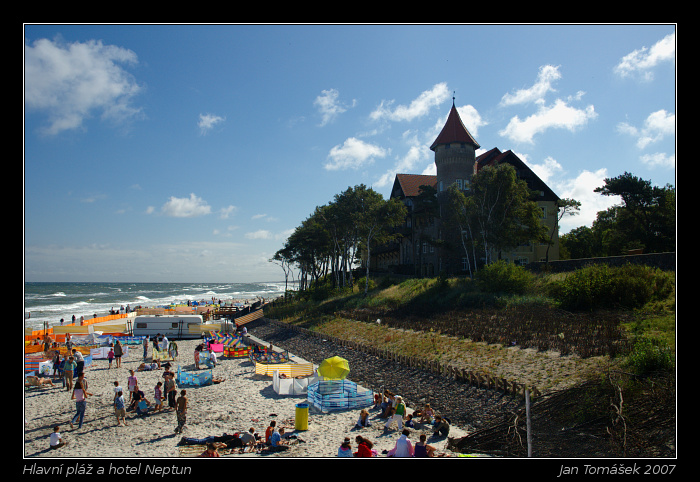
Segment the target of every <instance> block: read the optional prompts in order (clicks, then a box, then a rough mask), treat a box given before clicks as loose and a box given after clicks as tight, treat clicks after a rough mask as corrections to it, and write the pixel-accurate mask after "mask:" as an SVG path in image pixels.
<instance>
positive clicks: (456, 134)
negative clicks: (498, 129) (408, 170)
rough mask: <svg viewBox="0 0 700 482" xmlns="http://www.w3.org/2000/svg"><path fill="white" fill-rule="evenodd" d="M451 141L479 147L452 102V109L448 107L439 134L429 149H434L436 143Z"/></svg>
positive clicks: (448, 142)
mask: <svg viewBox="0 0 700 482" xmlns="http://www.w3.org/2000/svg"><path fill="white" fill-rule="evenodd" d="M452 142H464V143H467V144H471V145H473V146H474V148H475V149H478V148H479V147H481V146H479V143H478V142H476V141H475V140H474V138H473V137H472V135H471V134H470V133H469V131H468V130H467V128H466V127H464V124H462V119H461V118H460V117H459V113H458V112H457V108H456V107H455V104H454V102H453V103H452V109H450V115H448V116H447V122H445V126H444V127H443V128H442V130H441V131H440V135H438V136H437V139H435V142H433V145H432V146H430V149H431V150H433V151H434V150H435V148H436V147H437V146H438V145H440V144H450V143H452Z"/></svg>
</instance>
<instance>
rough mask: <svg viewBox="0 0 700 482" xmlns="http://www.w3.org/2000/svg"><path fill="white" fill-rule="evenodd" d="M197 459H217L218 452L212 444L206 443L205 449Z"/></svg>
mask: <svg viewBox="0 0 700 482" xmlns="http://www.w3.org/2000/svg"><path fill="white" fill-rule="evenodd" d="M197 457H219V452H218V449H217V447H216V445H214V444H213V443H208V444H207V449H206V450H205V451H204V452H202V453H201V454H199V455H198V456H197Z"/></svg>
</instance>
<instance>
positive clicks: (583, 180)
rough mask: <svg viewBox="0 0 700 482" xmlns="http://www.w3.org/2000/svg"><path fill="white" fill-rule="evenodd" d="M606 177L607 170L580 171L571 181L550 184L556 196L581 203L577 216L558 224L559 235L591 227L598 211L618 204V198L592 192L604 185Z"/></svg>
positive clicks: (568, 217) (569, 217)
mask: <svg viewBox="0 0 700 482" xmlns="http://www.w3.org/2000/svg"><path fill="white" fill-rule="evenodd" d="M606 177H608V173H607V169H605V168H603V169H598V170H597V171H595V172H591V171H586V170H584V171H581V172H580V173H579V174H578V176H576V177H575V178H573V179H565V180H562V181H558V182H552V183H551V184H550V187H551V188H552V189H553V190H554V192H556V193H557V195H558V196H559V197H560V198H562V199H564V198H572V199H575V200H577V201H579V202H580V203H581V208H580V210H579V214H578V215H576V216H565V217H564V218H563V219H562V220H561V223H560V231H559V232H560V234H565V233H568V232H569V231H571V230H572V229H573V228H576V227H579V226H589V227H590V226H591V225H592V224H593V221H595V219H596V215H597V214H598V212H599V211H605V210H606V209H608V208H609V207H611V206H614V205H616V204H620V202H621V199H620V198H619V197H618V196H603V195H601V194H598V193H596V192H593V190H594V189H595V188H597V187H601V186H603V185H605V178H606Z"/></svg>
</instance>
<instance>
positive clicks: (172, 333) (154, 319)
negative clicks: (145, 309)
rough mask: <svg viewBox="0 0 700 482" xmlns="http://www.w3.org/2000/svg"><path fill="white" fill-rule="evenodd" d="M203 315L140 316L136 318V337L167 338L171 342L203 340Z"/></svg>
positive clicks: (134, 331)
mask: <svg viewBox="0 0 700 482" xmlns="http://www.w3.org/2000/svg"><path fill="white" fill-rule="evenodd" d="M204 324H205V323H204V320H203V318H202V315H139V316H136V317H135V318H134V324H133V334H134V336H148V337H149V338H150V337H153V336H156V335H158V334H159V333H160V334H161V335H165V336H167V337H168V338H169V339H171V340H180V339H185V338H201V336H202V330H201V327H202V325H204Z"/></svg>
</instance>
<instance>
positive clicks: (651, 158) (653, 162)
mask: <svg viewBox="0 0 700 482" xmlns="http://www.w3.org/2000/svg"><path fill="white" fill-rule="evenodd" d="M639 159H640V160H641V161H642V162H643V163H644V164H646V165H647V166H649V167H651V168H654V167H666V168H670V169H673V168H674V167H676V156H675V154H672V155H670V156H669V155H668V154H666V153H663V152H657V153H655V154H645V155H643V156H642V157H640V158H639Z"/></svg>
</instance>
